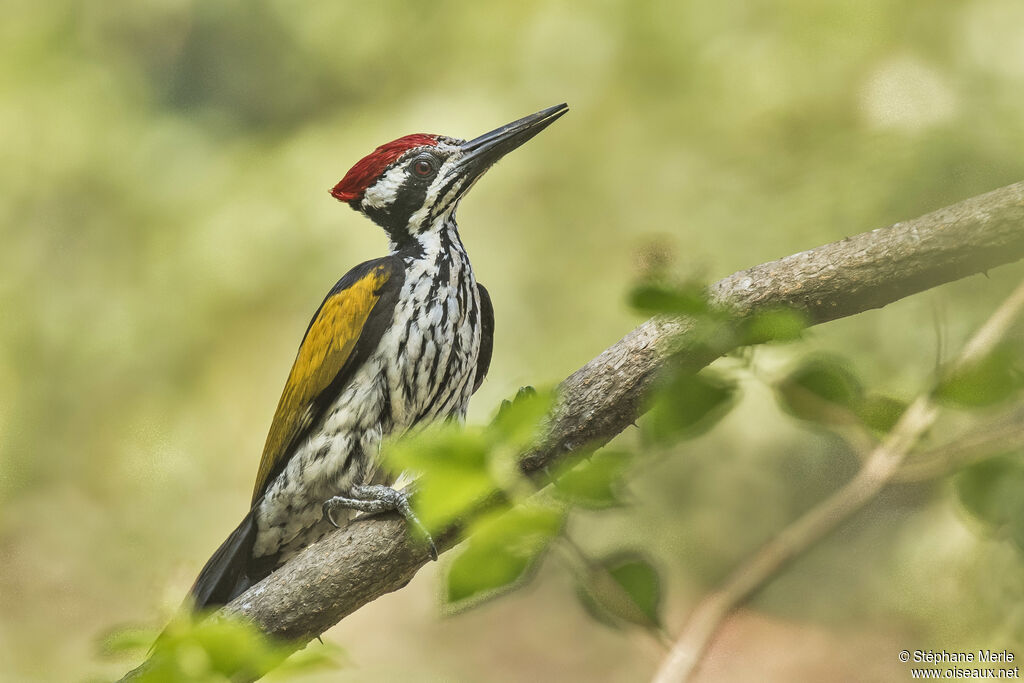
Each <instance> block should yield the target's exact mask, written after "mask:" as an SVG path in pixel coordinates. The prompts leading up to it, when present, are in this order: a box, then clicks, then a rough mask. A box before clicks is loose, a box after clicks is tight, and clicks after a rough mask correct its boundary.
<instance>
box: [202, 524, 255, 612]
mask: <svg viewBox="0 0 1024 683" xmlns="http://www.w3.org/2000/svg"><path fill="white" fill-rule="evenodd" d="M255 542H256V522H255V520H254V519H253V511H252V510H250V511H249V514H247V515H246V516H245V519H243V520H242V523H241V524H239V525H238V528H237V529H235V530H234V531H232V532H231V535H230V536H228V538H227V540H226V541H224V542H223V543H221V544H220V547H219V548H217V552H215V553H214V554H213V557H211V558H210V559H209V560H207V561H206V566H205V567H203V570H202V571H201V572H199V577H198V578H197V579H196V582H195V584H193V585H192V590H191V591H190V592H189V594H190V597H191V599H192V605H193V609H196V610H200V609H204V608H209V607H216V606H217V605H226V604H227V603H229V602H231V600H232V599H233V598H235V597H236V596H238V595H241V594H242V593H243V592H245V589H246V588H248V587H249V586H251V585H252V584H253V583H255V582H254V581H252V580H251V579H250V577H249V575H248V572H247V569H248V565H249V562H250V560H251V558H252V546H253V544H254V543H255Z"/></svg>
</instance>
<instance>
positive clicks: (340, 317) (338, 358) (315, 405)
mask: <svg viewBox="0 0 1024 683" xmlns="http://www.w3.org/2000/svg"><path fill="white" fill-rule="evenodd" d="M403 279H404V271H403V269H402V266H401V261H400V260H398V259H395V258H392V257H386V258H383V259H377V260H375V261H368V262H367V263H364V264H362V265H359V266H356V267H355V268H353V269H352V270H351V271H349V273H348V274H347V275H345V277H343V278H342V279H341V280H339V281H338V284H337V285H335V286H334V289H332V290H331V292H330V293H329V294H328V295H327V298H325V299H324V301H323V303H322V304H320V308H319V310H317V312H316V313H315V314H314V316H313V320H312V321H311V322H310V323H309V328H308V329H307V330H306V336H305V337H303V339H302V344H301V345H300V346H299V352H298V354H297V355H296V357H295V364H294V365H292V370H291V373H290V374H289V375H288V381H287V382H286V383H285V386H284V392H283V393H282V394H281V400H280V402H279V403H278V404H277V411H276V412H275V413H274V421H273V423H272V424H271V425H270V433H269V434H268V435H267V443H266V445H265V446H264V448H263V458H262V459H261V460H260V469H259V473H258V474H257V475H256V485H255V487H254V489H253V496H252V498H253V503H255V502H256V500H257V499H259V497H260V496H262V495H263V493H264V491H265V490H266V487H267V485H268V483H269V481H270V479H271V478H272V476H276V475H277V473H278V472H280V471H281V470H282V469H283V468H284V466H285V465H286V464H287V460H288V458H289V457H291V454H292V452H293V450H294V446H295V444H296V443H297V442H298V440H299V439H300V438H302V437H304V436H305V432H306V430H307V429H308V428H309V427H310V426H312V425H313V424H314V423H315V422H316V420H317V419H318V418H319V417H320V415H321V414H322V413H323V411H324V410H326V409H327V407H328V406H329V405H330V403H331V402H332V401H333V400H334V398H335V397H336V396H337V395H338V394H339V393H340V392H341V390H342V389H343V388H344V385H345V383H346V382H347V381H348V379H349V378H350V377H351V375H352V372H353V371H354V370H355V368H357V367H358V366H359V365H361V364H362V363H363V362H365V359H366V356H367V354H368V351H371V350H372V349H373V347H375V346H376V345H377V342H378V341H379V340H380V336H381V334H382V333H383V331H384V329H385V328H386V327H387V325H388V324H389V323H390V321H391V315H392V311H393V310H394V305H395V300H396V299H397V293H398V290H400V289H401V283H402V280H403ZM328 394H329V395H328Z"/></svg>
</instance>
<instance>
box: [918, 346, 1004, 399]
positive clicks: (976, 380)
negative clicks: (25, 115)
mask: <svg viewBox="0 0 1024 683" xmlns="http://www.w3.org/2000/svg"><path fill="white" fill-rule="evenodd" d="M1022 368H1024V349H1022V348H1021V344H1020V343H1019V342H1008V343H1004V344H1002V345H1000V346H998V347H996V349H995V350H993V351H992V353H990V354H988V355H987V356H985V357H983V358H981V359H979V360H977V361H975V362H974V363H971V364H969V365H967V366H964V367H961V368H958V369H956V370H954V371H953V372H951V373H950V374H949V375H948V376H946V377H944V378H943V379H942V380H941V381H940V382H939V385H938V387H937V388H936V390H935V398H936V399H937V400H939V401H941V402H942V403H945V404H947V405H951V406H956V407H960V408H983V407H985V406H990V405H993V404H996V403H1001V402H1003V401H1005V400H1007V399H1008V398H1010V397H1012V396H1013V395H1015V394H1017V393H1018V392H1019V391H1020V390H1021V388H1022V387H1024V373H1022V372H1021V370H1022Z"/></svg>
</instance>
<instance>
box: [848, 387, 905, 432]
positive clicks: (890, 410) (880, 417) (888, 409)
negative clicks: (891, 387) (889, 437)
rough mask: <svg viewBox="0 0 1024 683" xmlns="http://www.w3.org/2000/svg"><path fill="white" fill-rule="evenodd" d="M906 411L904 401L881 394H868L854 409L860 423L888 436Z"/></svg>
mask: <svg viewBox="0 0 1024 683" xmlns="http://www.w3.org/2000/svg"><path fill="white" fill-rule="evenodd" d="M906 409H907V404H906V402H905V401H901V400H899V399H896V398H892V397H891V396H884V395H882V394H868V395H867V396H866V397H864V399H863V400H862V401H860V403H858V404H857V405H856V407H855V408H854V412H855V413H856V414H857V417H859V418H860V420H861V422H863V423H864V425H865V426H867V427H869V428H870V429H874V430H875V431H877V432H881V433H883V434H888V433H889V432H890V431H892V428H893V427H895V426H896V423H897V422H899V419H900V418H901V417H902V416H903V413H904V411H906Z"/></svg>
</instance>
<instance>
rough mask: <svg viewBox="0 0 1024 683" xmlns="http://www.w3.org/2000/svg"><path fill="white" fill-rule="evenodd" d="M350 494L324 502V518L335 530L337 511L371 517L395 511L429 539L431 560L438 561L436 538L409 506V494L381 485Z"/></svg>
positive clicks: (356, 488) (357, 489)
mask: <svg viewBox="0 0 1024 683" xmlns="http://www.w3.org/2000/svg"><path fill="white" fill-rule="evenodd" d="M349 494H350V495H351V496H352V497H351V498H349V497H346V496H335V497H333V498H331V499H329V500H327V501H325V502H324V517H325V518H326V519H327V521H328V522H330V523H331V524H333V525H334V526H335V528H338V523H337V522H335V521H334V511H335V510H340V509H346V510H356V511H358V512H365V513H366V514H369V515H377V514H380V513H382V512H391V511H392V510H394V511H395V512H397V513H398V514H400V515H401V516H402V518H403V519H405V523H406V524H409V525H411V526H414V527H416V528H417V529H419V530H420V532H421V533H422V534H423V536H424V537H426V539H427V545H428V546H429V548H430V558H431V559H433V560H436V559H437V546H436V545H434V538H433V537H432V536H431V535H430V532H429V531H427V528H426V527H425V526H423V523H422V522H421V521H420V519H419V517H417V516H416V513H415V512H413V511H412V506H411V505H409V494H407V493H406V492H405V491H404V490H403V491H399V490H397V489H393V488H391V487H390V486H379V485H373V486H353V487H352V489H351V490H350V491H349Z"/></svg>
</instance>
